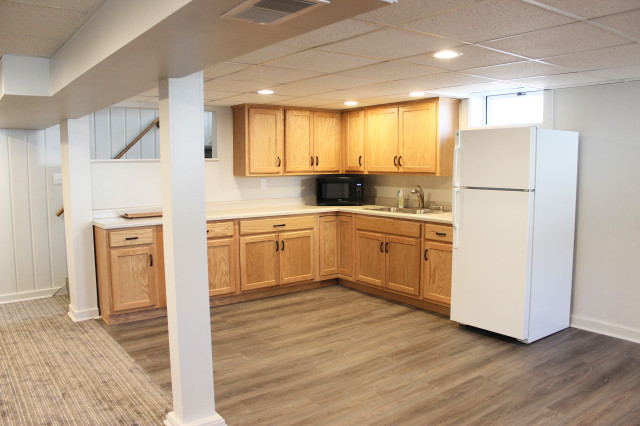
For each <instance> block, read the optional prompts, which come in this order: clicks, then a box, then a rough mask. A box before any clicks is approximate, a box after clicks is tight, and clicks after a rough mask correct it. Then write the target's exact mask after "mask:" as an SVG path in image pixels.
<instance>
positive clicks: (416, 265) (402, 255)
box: [385, 235, 420, 296]
mask: <svg viewBox="0 0 640 426" xmlns="http://www.w3.org/2000/svg"><path fill="white" fill-rule="evenodd" d="M385 253H386V256H387V259H386V260H387V265H386V267H387V268H386V269H387V287H388V288H389V289H391V290H395V291H401V292H403V293H407V294H410V295H414V296H419V295H420V240H419V239H417V238H405V237H396V236H393V235H388V236H387V241H386V243H385Z"/></svg>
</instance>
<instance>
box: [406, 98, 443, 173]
mask: <svg viewBox="0 0 640 426" xmlns="http://www.w3.org/2000/svg"><path fill="white" fill-rule="evenodd" d="M398 113H399V127H398V130H399V135H398V140H399V146H398V170H399V171H400V172H403V173H436V172H437V171H438V168H437V166H438V164H437V157H438V141H437V138H436V135H437V131H438V124H437V123H436V102H425V103H419V104H412V105H407V106H401V107H400V108H399V109H398Z"/></svg>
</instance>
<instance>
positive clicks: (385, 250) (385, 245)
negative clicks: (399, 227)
mask: <svg viewBox="0 0 640 426" xmlns="http://www.w3.org/2000/svg"><path fill="white" fill-rule="evenodd" d="M384 252H385V253H389V243H384Z"/></svg>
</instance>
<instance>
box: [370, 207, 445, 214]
mask: <svg viewBox="0 0 640 426" xmlns="http://www.w3.org/2000/svg"><path fill="white" fill-rule="evenodd" d="M365 210H371V211H378V212H390V213H408V214H427V213H442V212H441V211H440V210H431V209H417V208H402V207H365Z"/></svg>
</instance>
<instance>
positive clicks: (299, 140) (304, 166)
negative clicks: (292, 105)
mask: <svg viewBox="0 0 640 426" xmlns="http://www.w3.org/2000/svg"><path fill="white" fill-rule="evenodd" d="M284 123H285V125H284V134H285V139H284V167H285V168H284V171H285V173H292V174H300V173H312V172H313V169H314V166H315V155H314V150H313V144H314V140H313V128H314V124H313V112H311V111H306V110H297V109H287V110H285V112H284Z"/></svg>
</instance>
